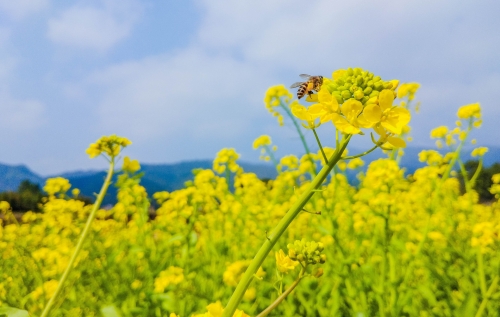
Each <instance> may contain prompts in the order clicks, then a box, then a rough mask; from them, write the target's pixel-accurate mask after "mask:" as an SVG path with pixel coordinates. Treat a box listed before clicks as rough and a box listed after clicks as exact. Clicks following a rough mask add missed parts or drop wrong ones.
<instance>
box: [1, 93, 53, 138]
mask: <svg viewBox="0 0 500 317" xmlns="http://www.w3.org/2000/svg"><path fill="white" fill-rule="evenodd" d="M0 113H2V115H1V116H0V129H2V130H3V131H4V133H5V132H8V133H11V132H32V131H33V130H36V129H37V128H39V127H40V126H42V125H43V124H44V123H45V122H46V118H45V107H44V105H43V104H42V103H41V102H39V101H37V100H29V99H24V100H21V99H15V98H13V97H12V96H11V95H10V94H9V93H8V92H6V91H1V92H0Z"/></svg>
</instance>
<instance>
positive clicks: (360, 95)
mask: <svg viewBox="0 0 500 317" xmlns="http://www.w3.org/2000/svg"><path fill="white" fill-rule="evenodd" d="M364 96H365V94H364V93H363V92H362V91H361V90H356V91H355V92H354V98H356V99H357V100H360V99H363V97H364Z"/></svg>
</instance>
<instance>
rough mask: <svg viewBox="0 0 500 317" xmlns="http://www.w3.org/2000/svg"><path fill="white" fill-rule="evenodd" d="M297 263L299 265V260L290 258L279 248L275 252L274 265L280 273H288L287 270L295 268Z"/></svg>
mask: <svg viewBox="0 0 500 317" xmlns="http://www.w3.org/2000/svg"><path fill="white" fill-rule="evenodd" d="M297 265H299V262H297V261H293V260H292V259H290V258H289V257H288V255H285V252H283V250H281V249H280V250H279V251H278V252H276V266H277V267H278V271H280V272H281V273H288V271H292V270H293V269H295V267H296V266H297Z"/></svg>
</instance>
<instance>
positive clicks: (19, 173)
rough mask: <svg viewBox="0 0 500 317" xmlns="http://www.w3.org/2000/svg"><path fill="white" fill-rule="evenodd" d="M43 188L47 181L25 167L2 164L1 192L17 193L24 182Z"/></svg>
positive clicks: (0, 176) (0, 175) (0, 167)
mask: <svg viewBox="0 0 500 317" xmlns="http://www.w3.org/2000/svg"><path fill="white" fill-rule="evenodd" d="M25 179H27V180H29V181H30V182H32V183H35V184H39V185H41V186H43V184H44V182H45V179H44V178H43V177H41V176H39V175H37V174H36V173H35V172H33V171H31V170H30V169H29V168H27V167H26V166H24V165H4V164H0V192H5V191H15V190H17V188H18V187H19V184H21V182H22V181H23V180H25Z"/></svg>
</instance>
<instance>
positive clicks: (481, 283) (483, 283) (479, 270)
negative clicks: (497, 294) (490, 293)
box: [477, 248, 486, 298]
mask: <svg viewBox="0 0 500 317" xmlns="http://www.w3.org/2000/svg"><path fill="white" fill-rule="evenodd" d="M477 274H478V275H479V287H480V288H481V296H482V297H483V298H484V297H486V278H485V276H484V263H483V253H481V249H480V248H477Z"/></svg>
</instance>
